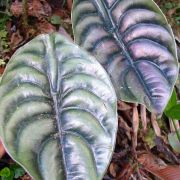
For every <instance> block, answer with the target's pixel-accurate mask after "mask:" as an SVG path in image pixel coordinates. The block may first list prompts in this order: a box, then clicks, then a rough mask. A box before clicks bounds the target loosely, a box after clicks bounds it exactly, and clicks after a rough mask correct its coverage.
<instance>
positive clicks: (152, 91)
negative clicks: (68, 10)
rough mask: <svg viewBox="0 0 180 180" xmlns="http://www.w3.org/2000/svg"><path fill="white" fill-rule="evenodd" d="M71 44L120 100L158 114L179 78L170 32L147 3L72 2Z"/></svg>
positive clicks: (146, 0) (116, 0)
mask: <svg viewBox="0 0 180 180" xmlns="http://www.w3.org/2000/svg"><path fill="white" fill-rule="evenodd" d="M72 24H73V30H74V37H75V42H76V43H77V44H79V45H80V46H82V47H84V48H85V49H86V50H88V51H89V52H91V53H92V54H93V55H94V56H95V57H96V58H97V60H98V61H99V62H100V63H101V64H102V65H103V66H104V68H105V69H106V70H107V72H108V73H109V75H110V77H111V79H112V82H113V85H114V87H115V89H116V93H117V96H118V98H119V99H121V100H124V101H128V102H137V103H141V104H145V105H146V107H147V108H148V109H149V110H150V111H153V112H155V113H156V114H159V115H160V114H162V112H163V110H164V108H165V106H166V104H167V102H168V100H169V98H170V96H171V93H172V89H173V87H174V84H175V81H176V79H177V75H178V62H177V53H176V47H175V41H174V37H173V33H172V30H171V28H170V26H169V25H168V23H167V21H166V18H165V17H164V15H163V14H162V12H161V10H160V9H159V8H158V6H157V5H156V4H155V3H154V2H153V1H152V0H74V5H73V11H72Z"/></svg>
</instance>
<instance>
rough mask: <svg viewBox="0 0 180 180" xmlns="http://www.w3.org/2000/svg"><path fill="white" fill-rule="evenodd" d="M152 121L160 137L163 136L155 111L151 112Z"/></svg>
mask: <svg viewBox="0 0 180 180" xmlns="http://www.w3.org/2000/svg"><path fill="white" fill-rule="evenodd" d="M151 123H152V126H153V128H154V131H155V134H156V136H158V137H160V136H161V130H160V128H159V125H158V123H157V118H156V115H155V114H153V113H151Z"/></svg>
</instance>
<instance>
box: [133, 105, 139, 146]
mask: <svg viewBox="0 0 180 180" xmlns="http://www.w3.org/2000/svg"><path fill="white" fill-rule="evenodd" d="M132 120H133V122H132V124H133V137H132V140H133V146H134V147H133V148H134V149H136V147H137V134H138V129H139V114H138V109H137V106H136V105H134V107H133V119H132Z"/></svg>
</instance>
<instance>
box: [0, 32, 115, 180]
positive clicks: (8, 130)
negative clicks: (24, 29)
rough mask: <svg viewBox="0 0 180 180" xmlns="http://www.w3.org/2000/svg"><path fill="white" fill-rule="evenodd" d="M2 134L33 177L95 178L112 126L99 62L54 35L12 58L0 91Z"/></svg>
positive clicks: (110, 95) (111, 96)
mask: <svg viewBox="0 0 180 180" xmlns="http://www.w3.org/2000/svg"><path fill="white" fill-rule="evenodd" d="M0 117H1V118H0V124H1V126H0V135H1V138H2V140H3V144H4V145H5V147H6V149H7V151H8V153H9V154H10V155H11V156H12V158H13V159H15V160H16V161H17V162H18V163H20V164H21V165H22V166H23V167H24V168H25V169H26V170H27V171H28V172H29V174H30V175H31V176H32V177H33V178H34V179H36V180H40V179H46V180H50V179H53V180H65V179H68V180H73V179H74V180H75V179H86V180H88V179H89V180H92V179H93V180H95V179H101V178H102V176H103V174H104V172H105V170H106V168H107V166H108V163H109V161H110V158H111V154H112V152H113V147H114V143H115V139H116V138H115V134H116V129H117V113H116V96H115V92H114V90H113V87H112V84H111V82H110V80H109V78H108V75H107V74H106V72H105V70H104V69H103V68H102V67H101V65H100V64H99V63H98V62H97V61H96V60H95V59H94V58H93V57H91V56H90V55H88V54H87V53H86V52H84V51H82V50H81V49H80V48H79V47H78V46H76V45H74V44H73V43H71V42H69V41H67V40H65V39H64V38H63V37H62V36H60V35H58V34H51V35H41V36H38V37H37V38H35V39H34V40H32V41H31V42H29V43H28V44H27V45H25V46H24V47H22V48H20V49H19V50H18V51H17V52H16V53H15V54H14V56H13V57H12V59H11V60H10V62H9V64H8V66H7V68H6V70H5V73H4V75H3V77H2V80H1V86H0Z"/></svg>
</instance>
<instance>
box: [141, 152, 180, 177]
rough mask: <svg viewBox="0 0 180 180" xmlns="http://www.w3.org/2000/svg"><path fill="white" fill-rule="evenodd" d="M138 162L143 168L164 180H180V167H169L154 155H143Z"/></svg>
mask: <svg viewBox="0 0 180 180" xmlns="http://www.w3.org/2000/svg"><path fill="white" fill-rule="evenodd" d="M138 161H139V163H140V164H141V165H143V168H144V169H145V170H146V171H148V172H150V173H152V174H154V175H155V176H157V177H159V178H160V179H163V180H179V179H180V166H171V165H167V164H165V163H164V161H162V160H161V159H159V158H157V157H155V156H154V155H152V154H142V155H140V157H139V158H138Z"/></svg>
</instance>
